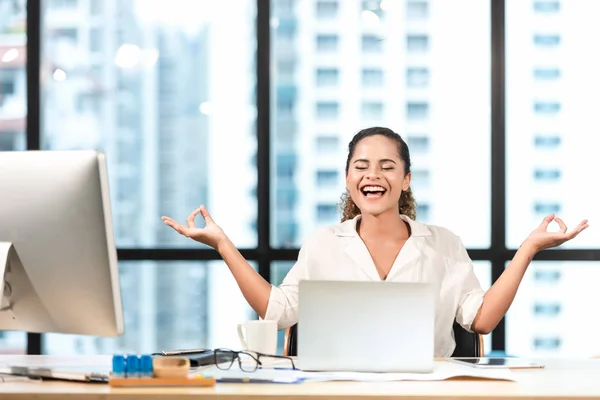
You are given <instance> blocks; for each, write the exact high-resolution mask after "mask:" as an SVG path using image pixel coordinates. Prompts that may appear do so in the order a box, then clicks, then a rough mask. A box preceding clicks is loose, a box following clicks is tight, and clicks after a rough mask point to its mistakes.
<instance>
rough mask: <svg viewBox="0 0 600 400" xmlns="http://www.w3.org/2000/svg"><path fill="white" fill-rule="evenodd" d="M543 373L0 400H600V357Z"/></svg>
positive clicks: (90, 360) (94, 391) (27, 391)
mask: <svg viewBox="0 0 600 400" xmlns="http://www.w3.org/2000/svg"><path fill="white" fill-rule="evenodd" d="M538 361H540V362H542V363H544V364H545V365H546V368H544V369H532V370H518V371H514V374H515V377H516V378H517V380H518V381H517V382H506V381H486V380H448V381H438V382H385V383H366V382H322V383H303V384H287V385H286V384H277V385H276V384H235V383H228V384H217V386H215V387H212V388H151V389H141V388H111V387H109V386H108V385H105V384H83V383H70V382H36V381H27V380H24V379H19V378H16V379H19V380H14V379H15V378H13V377H9V378H7V381H5V382H0V399H2V400H9V399H20V400H23V399H90V400H91V399H94V400H99V399H127V400H132V399H159V398H160V399H165V400H171V399H181V398H183V397H184V396H196V397H197V398H200V397H201V398H202V399H212V398H215V399H217V398H218V399H228V400H233V399H258V398H271V399H306V398H307V397H308V396H310V398H311V399H336V400H338V399H345V398H351V399H352V400H362V399H376V398H382V397H390V396H396V397H406V398H419V399H449V398H457V397H465V398H469V399H489V398H490V397H492V398H494V399H498V398H510V399H525V398H536V399H552V400H555V399H557V398H561V397H569V398H583V397H585V398H586V399H600V359H581V360H538ZM5 363H11V364H13V363H14V364H21V365H53V366H60V365H63V366H69V365H70V366H73V365H86V366H93V365H103V366H106V365H110V364H109V363H110V357H108V356H82V357H58V356H0V364H5Z"/></svg>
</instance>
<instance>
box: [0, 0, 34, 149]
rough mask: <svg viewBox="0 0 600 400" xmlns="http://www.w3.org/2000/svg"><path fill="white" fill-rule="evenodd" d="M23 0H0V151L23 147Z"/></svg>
mask: <svg viewBox="0 0 600 400" xmlns="http://www.w3.org/2000/svg"><path fill="white" fill-rule="evenodd" d="M25 3H26V2H25V1H13V2H8V1H4V2H0V16H1V17H0V151H8V150H25V146H26V140H25V123H26V116H27V73H26V43H27V33H26V29H25V26H26V18H27V14H26V10H25Z"/></svg>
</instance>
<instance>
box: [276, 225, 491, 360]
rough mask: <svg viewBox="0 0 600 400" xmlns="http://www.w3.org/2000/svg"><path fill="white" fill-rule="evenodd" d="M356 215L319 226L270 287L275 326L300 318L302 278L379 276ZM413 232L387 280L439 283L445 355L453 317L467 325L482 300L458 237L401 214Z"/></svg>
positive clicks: (438, 332)
mask: <svg viewBox="0 0 600 400" xmlns="http://www.w3.org/2000/svg"><path fill="white" fill-rule="evenodd" d="M359 218H360V216H357V217H355V218H354V219H352V220H348V221H345V222H343V223H341V224H338V225H334V226H330V227H326V228H322V229H320V230H318V231H316V232H315V233H314V234H313V235H311V236H310V237H309V238H308V239H307V240H306V241H305V242H304V244H303V246H302V247H301V249H300V254H299V256H298V261H297V262H296V264H295V265H294V266H293V267H292V269H291V270H290V272H289V273H288V274H287V276H286V277H285V279H284V280H283V282H282V284H281V285H280V286H278V287H276V286H273V287H272V289H271V295H270V298H269V304H268V306H267V312H266V315H265V319H266V320H275V321H277V323H278V326H279V329H285V328H288V327H290V326H292V325H294V324H295V323H296V322H297V321H298V283H299V281H300V280H306V279H315V280H340V281H342V280H357V281H362V280H374V281H376V280H381V278H380V277H379V274H378V272H377V268H376V267H375V263H374V262H373V259H372V258H371V255H370V254H369V251H368V250H367V247H366V245H365V244H364V242H363V241H362V239H361V238H360V236H359V235H358V232H357V231H356V223H357V221H358V219H359ZM402 219H403V220H405V221H406V222H407V223H408V224H409V225H410V229H411V235H410V237H409V238H408V240H407V241H406V243H405V244H404V246H403V247H402V249H401V250H400V253H399V254H398V256H397V257H396V260H395V261H394V264H393V265H392V268H391V270H390V272H389V274H388V276H387V278H386V281H397V282H429V283H433V284H434V286H435V287H436V288H437V290H436V292H437V293H438V298H437V302H436V310H435V350H434V354H435V356H436V357H449V356H450V355H451V354H452V352H453V351H454V348H455V346H456V344H455V341H454V333H453V330H452V325H453V323H454V320H455V319H456V321H457V322H458V323H459V324H460V325H462V326H463V327H464V328H465V329H466V330H468V331H471V324H472V323H473V319H474V318H475V316H476V315H477V312H478V310H479V308H480V307H481V304H482V303H483V296H484V291H483V289H482V288H481V284H480V283H479V281H478V279H477V277H476V276H475V273H474V272H473V264H472V262H471V259H470V258H469V256H468V254H467V251H466V250H465V247H464V246H463V244H462V242H461V240H460V238H459V237H458V236H456V235H455V234H453V233H452V232H450V231H449V230H447V229H445V228H441V227H438V226H433V225H426V224H422V223H420V222H416V221H413V220H411V219H410V218H408V217H407V216H405V215H402Z"/></svg>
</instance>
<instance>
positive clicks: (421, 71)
mask: <svg viewBox="0 0 600 400" xmlns="http://www.w3.org/2000/svg"><path fill="white" fill-rule="evenodd" d="M406 86H407V87H409V88H424V87H427V86H429V69H427V68H408V69H407V70H406Z"/></svg>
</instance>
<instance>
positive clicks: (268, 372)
mask: <svg viewBox="0 0 600 400" xmlns="http://www.w3.org/2000/svg"><path fill="white" fill-rule="evenodd" d="M197 374H201V375H204V376H207V377H214V378H216V379H217V381H221V382H227V381H233V382H236V381H238V382H239V381H241V382H249V383H252V382H256V383H267V382H270V383H300V382H327V381H357V382H393V381H442V380H446V379H450V378H458V377H464V378H467V379H468V378H480V379H481V378H482V379H492V380H507V381H515V380H516V379H515V376H514V374H513V373H512V372H511V371H510V370H508V369H503V370H489V369H477V368H472V367H469V366H463V365H460V364H454V363H449V362H435V364H434V371H433V372H431V373H392V372H387V373H373V372H335V371H333V372H309V371H300V370H291V369H273V368H262V369H259V370H257V371H255V372H244V371H241V370H240V369H239V368H238V367H237V366H233V367H232V368H231V369H229V370H225V371H223V370H220V369H218V368H216V367H211V368H208V369H202V370H199V371H197Z"/></svg>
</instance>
